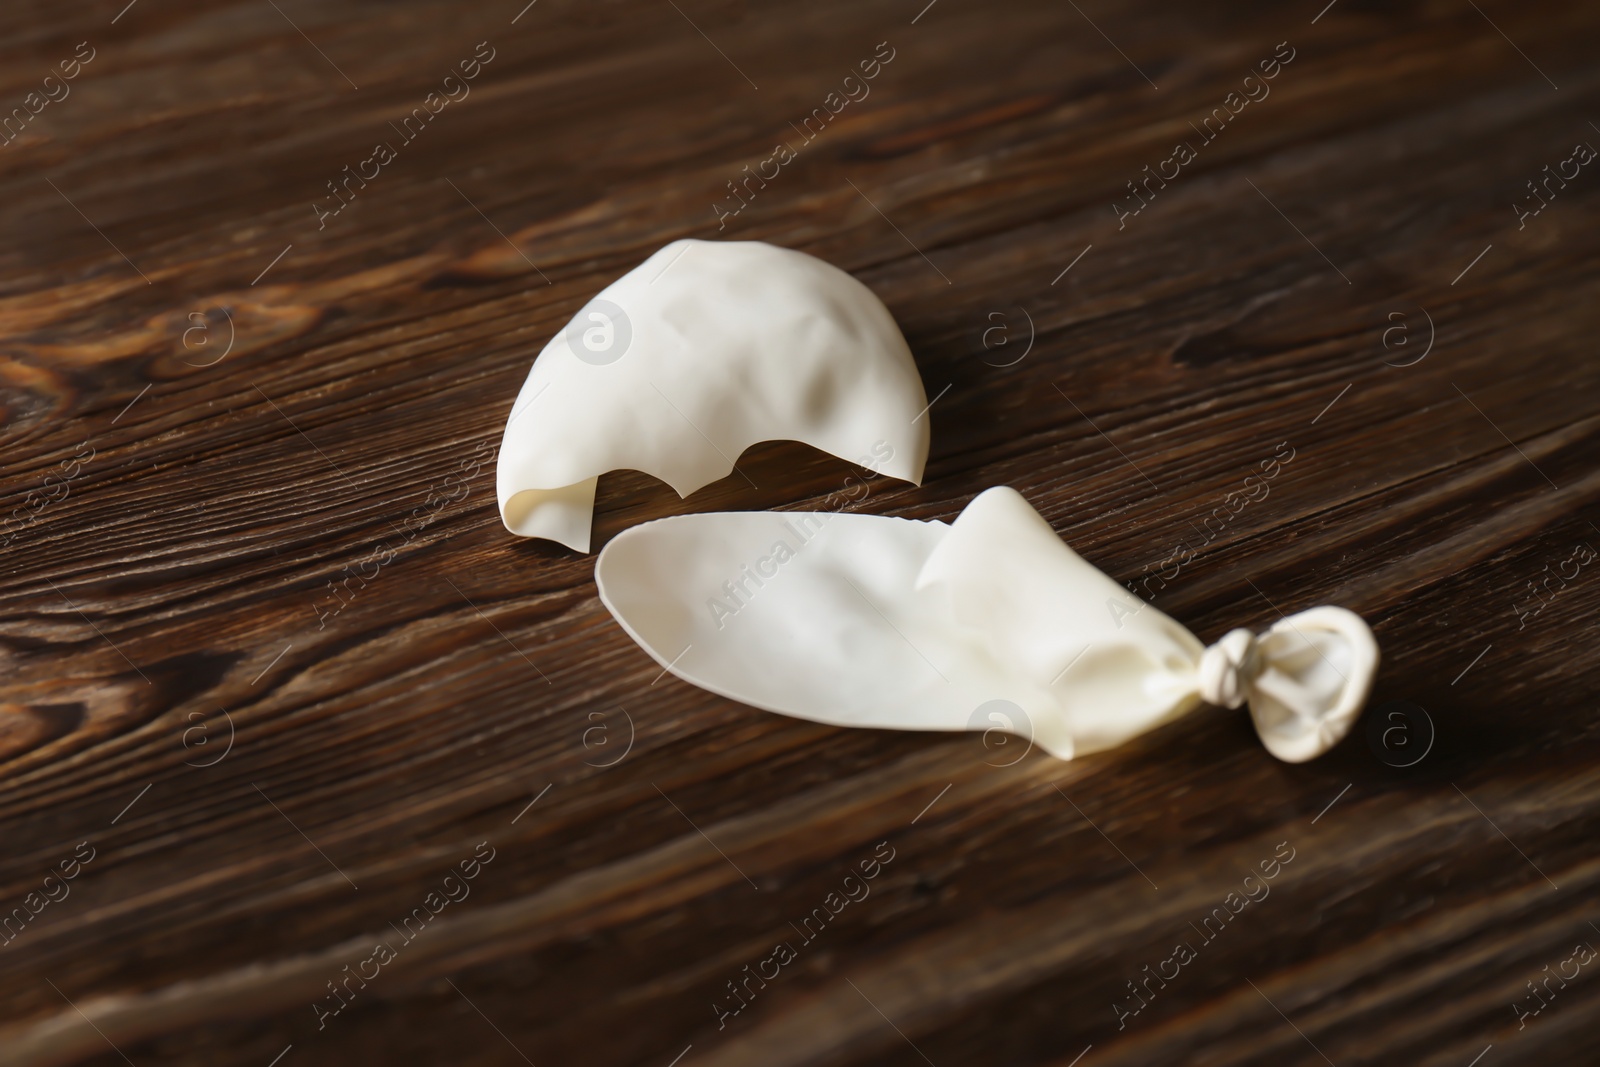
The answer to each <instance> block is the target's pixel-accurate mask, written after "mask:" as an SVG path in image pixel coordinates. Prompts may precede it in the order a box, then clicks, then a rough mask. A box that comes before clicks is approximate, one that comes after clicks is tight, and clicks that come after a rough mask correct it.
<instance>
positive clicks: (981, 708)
mask: <svg viewBox="0 0 1600 1067" xmlns="http://www.w3.org/2000/svg"><path fill="white" fill-rule="evenodd" d="M967 729H968V730H971V731H972V732H974V733H976V732H978V731H980V730H981V731H982V732H983V747H984V751H986V752H988V753H990V754H991V755H992V756H994V757H995V759H987V760H984V762H985V763H987V764H988V765H989V766H991V767H1014V766H1016V765H1017V764H1018V763H1020V762H1022V758H1023V757H1024V756H1026V755H1027V754H1028V753H1029V752H1031V751H1033V720H1032V719H1030V718H1029V717H1028V713H1027V712H1026V711H1023V710H1022V707H1021V706H1020V705H1018V704H1014V703H1012V702H1011V701H1009V700H989V701H985V702H984V703H982V704H979V705H978V707H977V708H976V709H975V710H974V711H973V713H972V714H971V715H970V716H968V718H967ZM996 760H998V761H999V762H996Z"/></svg>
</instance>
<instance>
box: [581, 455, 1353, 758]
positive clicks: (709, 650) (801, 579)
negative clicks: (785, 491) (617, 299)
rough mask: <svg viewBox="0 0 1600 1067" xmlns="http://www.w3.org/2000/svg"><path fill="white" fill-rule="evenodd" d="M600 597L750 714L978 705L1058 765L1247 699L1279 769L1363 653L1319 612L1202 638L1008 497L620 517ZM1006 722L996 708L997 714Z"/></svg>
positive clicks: (870, 722)
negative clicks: (913, 515) (848, 508)
mask: <svg viewBox="0 0 1600 1067" xmlns="http://www.w3.org/2000/svg"><path fill="white" fill-rule="evenodd" d="M595 580H596V582H597V583H598V585H599V589H600V598H601V600H603V601H604V602H605V605H606V607H607V608H609V609H610V611H611V613H612V615H614V616H615V617H616V619H617V621H618V622H619V623H621V624H622V627H623V629H624V630H626V631H627V632H628V634H629V635H630V636H631V637H632V638H633V639H634V640H635V641H637V642H638V643H639V644H640V645H641V646H642V647H643V648H644V649H645V651H646V652H648V653H649V654H650V655H651V656H652V657H653V658H654V659H655V660H656V662H657V663H659V664H661V665H662V666H663V667H664V668H666V669H667V670H669V671H671V672H672V673H673V674H676V675H677V676H678V677H680V678H683V679H684V680H685V681H688V682H691V683H693V684H694V685H697V686H700V687H701V688H704V689H709V690H711V691H712V692H714V693H719V694H721V695H723V696H726V697H729V698H732V699H734V700H739V701H743V702H744V703H746V704H752V705H754V706H756V707H758V708H764V709H766V710H768V711H775V712H780V713H782V714H785V715H793V716H796V717H798V718H802V719H811V720H813V721H816V722H823V723H831V724H833V725H836V726H871V727H884V728H891V729H904V730H969V729H971V730H987V729H989V728H992V726H993V721H991V719H992V716H991V717H986V716H984V715H982V714H978V712H979V710H980V709H981V708H984V707H985V706H991V705H992V704H993V702H995V701H1009V702H1011V703H1012V704H1014V705H1015V706H1016V708H1017V709H1020V711H1021V712H1022V718H1023V720H1024V721H1023V722H1022V723H1021V724H1020V725H1018V724H1016V723H1014V722H1010V721H1004V720H994V721H1003V725H1004V728H1005V729H1008V730H1010V731H1012V732H1016V733H1020V734H1023V735H1025V736H1027V737H1028V738H1029V740H1030V741H1031V742H1034V743H1037V744H1038V745H1039V746H1040V747H1041V748H1043V749H1045V750H1046V751H1048V752H1050V753H1051V754H1053V755H1055V756H1058V757H1060V758H1061V759H1071V758H1072V757H1073V756H1074V755H1081V754H1087V753H1090V752H1097V751H1100V750H1102V749H1107V748H1111V747H1113V746H1115V745H1119V744H1122V743H1123V742H1125V741H1127V740H1128V739H1130V738H1132V737H1134V736H1136V735H1138V734H1141V733H1143V732H1144V731H1146V730H1150V729H1152V728H1154V727H1157V726H1160V725H1161V724H1163V723H1166V722H1170V721H1171V720H1173V719H1175V718H1177V717H1178V716H1180V715H1183V714H1185V713H1186V712H1188V711H1190V710H1192V709H1193V708H1195V707H1197V706H1198V705H1199V704H1200V703H1201V702H1202V700H1204V701H1209V702H1211V703H1217V704H1222V705H1225V706H1228V707H1239V706H1240V705H1241V704H1243V703H1245V702H1248V703H1249V705H1250V714H1251V716H1252V718H1253V719H1254V721H1255V724H1256V730H1257V732H1258V733H1259V734H1260V736H1261V740H1262V742H1263V743H1264V744H1265V745H1266V747H1267V749H1268V750H1269V751H1270V752H1271V753H1272V754H1273V755H1275V756H1277V757H1278V758H1279V759H1282V760H1286V761H1288V762H1291V763H1297V762H1301V761H1303V760H1308V759H1311V758H1313V757H1314V756H1317V755H1320V754H1321V753H1323V752H1326V751H1327V750H1328V749H1329V748H1332V747H1333V746H1334V745H1335V744H1337V743H1338V742H1339V740H1340V739H1341V738H1343V737H1344V735H1345V734H1346V733H1348V732H1349V730H1350V728H1351V726H1352V725H1354V723H1355V720H1356V718H1357V717H1358V716H1359V714H1360V712H1361V708H1362V706H1363V704H1364V703H1365V702H1366V697H1367V692H1368V689H1369V687H1370V685H1371V682H1372V676H1373V673H1374V672H1375V671H1376V669H1377V662H1378V649H1377V644H1376V643H1375V642H1374V640H1373V638H1372V633H1371V631H1370V630H1369V629H1368V628H1367V625H1366V623H1364V622H1362V620H1361V619H1360V617H1359V616H1357V615H1355V614H1353V613H1351V612H1349V611H1346V610H1344V609H1342V608H1332V607H1319V608H1312V609H1311V610H1309V611H1305V612H1301V613H1300V614H1298V615H1294V616H1291V617H1289V618H1286V619H1283V620H1281V621H1280V622H1278V623H1277V624H1276V625H1274V626H1273V627H1272V629H1271V630H1269V631H1268V632H1267V633H1266V634H1264V635H1262V636H1261V637H1260V638H1256V637H1254V636H1252V635H1251V634H1250V633H1249V631H1245V630H1235V631H1233V632H1232V633H1230V634H1228V635H1227V636H1226V637H1224V638H1223V639H1222V640H1221V641H1219V642H1217V644H1216V645H1213V646H1211V647H1210V648H1206V647H1205V646H1204V645H1202V644H1201V643H1200V641H1199V640H1198V639H1196V638H1195V636H1194V635H1193V634H1191V633H1190V632H1189V631H1188V630H1186V629H1184V628H1183V627H1182V626H1180V625H1178V623H1176V622H1174V621H1173V620H1172V619H1170V618H1168V617H1167V616H1166V615H1163V614H1162V613H1161V612H1159V611H1157V610H1156V609H1155V608H1153V607H1151V606H1149V605H1148V604H1145V603H1143V602H1141V601H1140V600H1138V599H1137V598H1136V597H1134V596H1133V595H1132V594H1131V593H1129V592H1128V590H1126V589H1124V588H1123V587H1122V586H1120V585H1118V584H1117V583H1116V582H1114V581H1112V580H1111V579H1110V578H1108V577H1106V576H1105V575H1104V574H1102V573H1101V572H1100V571H1099V570H1097V569H1095V568H1094V567H1093V566H1092V565H1091V564H1089V563H1088V562H1086V561H1085V560H1083V559H1082V558H1081V557H1080V556H1078V554H1077V553H1075V552H1073V551H1072V549H1070V548H1068V547H1067V546H1066V545H1065V544H1063V543H1062V542H1061V540H1060V539H1059V538H1058V537H1056V535H1055V533H1054V531H1052V530H1051V528H1050V526H1049V524H1048V523H1046V522H1045V521H1044V520H1043V519H1042V518H1040V517H1039V515H1038V513H1037V512H1035V511H1034V510H1033V509H1032V508H1031V507H1030V506H1029V505H1028V503H1027V501H1026V500H1024V499H1023V498H1022V496H1021V495H1020V494H1018V493H1017V492H1016V491H1015V490H1012V489H1009V488H1003V487H1002V488H995V489H990V490H988V491H987V492H984V493H983V494H981V495H980V496H978V497H977V498H976V499H975V500H973V501H972V503H971V504H970V505H968V507H967V508H966V510H965V511H963V512H962V513H961V515H960V516H959V517H958V518H957V519H956V520H955V522H954V523H953V524H948V525H947V524H945V523H943V522H919V521H913V520H909V519H894V518H885V517H880V516H870V515H851V514H830V513H825V512H733V513H718V514H702V515H684V516H678V517H674V518H668V519H660V520H657V521H655V522H647V523H644V524H642V525H640V526H635V527H633V528H631V529H628V530H625V531H623V532H622V533H621V534H619V535H618V536H617V537H616V538H615V539H613V540H612V541H611V543H610V544H608V545H607V546H606V548H605V550H604V551H603V552H601V553H600V557H599V560H598V561H597V563H596V566H595ZM1014 717H1015V716H1014V715H1013V716H1008V717H1007V718H1008V719H1009V718H1014Z"/></svg>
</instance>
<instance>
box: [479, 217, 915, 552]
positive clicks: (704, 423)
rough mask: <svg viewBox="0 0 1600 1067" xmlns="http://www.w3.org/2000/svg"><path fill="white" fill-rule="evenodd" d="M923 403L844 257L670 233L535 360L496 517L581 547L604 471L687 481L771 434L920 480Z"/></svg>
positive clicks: (901, 346) (508, 432)
mask: <svg viewBox="0 0 1600 1067" xmlns="http://www.w3.org/2000/svg"><path fill="white" fill-rule="evenodd" d="M927 403H928V401H927V396H926V394H925V393H924V391H923V388H922V379H921V378H920V377H919V375H918V374H917V368H916V364H915V362H914V361H913V360H912V357H911V350H910V348H909V347H907V345H906V342H905V338H904V337H903V336H902V335H901V333H900V330H899V327H897V326H896V325H895V322H894V318H893V317H892V316H891V315H890V314H889V311H888V309H887V308H885V307H884V306H883V302H882V301H880V300H879V299H878V298H877V297H876V296H874V295H873V293H872V291H871V290H870V289H868V288H867V287H866V286H865V285H862V284H861V283H860V282H858V281H856V280H855V279H854V278H852V277H851V276H850V275H848V274H846V273H845V272H844V271H842V270H839V269H838V268H837V267H833V266H830V265H829V264H827V263H824V262H822V261H821V260H819V259H816V258H814V257H812V256H808V255H805V254H804V253H801V252H795V251H792V250H790V249H785V248H778V247H775V246H773V245H769V244H765V243H762V242H759V241H736V242H735V241H729V242H713V241H697V240H681V241H674V242H672V243H671V244H669V245H667V246H666V247H665V248H662V249H661V250H660V251H658V252H657V253H656V254H655V255H653V256H651V257H650V258H649V259H647V260H645V262H644V263H642V264H640V265H639V266H638V267H636V268H634V269H633V270H631V271H629V272H628V273H627V274H625V275H623V276H622V277H621V278H619V279H617V281H615V282H613V283H612V284H611V285H609V286H607V287H606V288H605V289H604V290H602V291H601V292H600V294H599V296H597V297H596V298H595V299H594V300H592V301H590V302H589V304H588V305H586V306H585V307H584V309H583V310H582V311H580V312H578V314H577V315H576V316H574V318H573V319H572V322H571V323H570V324H569V325H568V326H567V328H566V329H564V330H563V331H562V332H561V333H559V334H557V335H556V336H555V337H553V338H551V339H550V342H549V343H548V344H546V345H545V347H544V350H543V351H542V352H540V354H539V357H538V359H536V360H535V361H534V364H533V369H532V370H531V371H530V372H529V373H528V378H527V381H526V382H525V383H524V384H523V386H522V391H521V392H520V393H519V394H518V396H517V400H516V403H515V404H514V405H513V406H512V410H511V414H510V417H509V418H508V419H507V422H506V429H505V434H504V436H503V438H502V440H501V444H500V454H499V465H498V469H497V472H496V492H497V495H498V497H499V503H500V518H501V520H502V521H503V522H504V523H505V526H506V529H508V530H510V531H511V532H512V533H515V534H520V535H521V536H524V537H543V538H548V539H550V540H554V541H559V542H561V543H562V544H565V545H567V546H569V547H571V548H575V549H577V550H578V551H580V552H587V551H588V550H589V535H590V527H591V523H592V517H593V511H594V498H595V486H596V483H597V481H598V480H599V476H600V475H601V474H604V473H605V472H607V471H611V470H619V469H633V470H641V471H644V472H646V473H648V474H651V475H654V476H655V477H657V478H660V479H661V480H662V481H664V482H666V483H667V484H668V485H670V486H672V488H673V489H675V490H677V492H678V494H679V495H680V496H688V495H689V494H690V493H692V492H694V491H695V490H696V489H699V488H700V487H701V486H704V485H707V484H709V483H710V482H713V481H716V480H717V479H718V478H721V477H724V476H725V475H727V474H728V473H730V472H731V471H732V470H733V469H734V462H735V460H737V459H738V457H739V455H740V453H742V452H743V451H744V450H745V449H746V448H749V447H750V446H751V445H753V444H756V443H758V442H761V441H771V440H795V441H802V442H804V443H806V444H809V445H812V446H813V447H815V448H819V449H821V450H822V451H824V452H829V453H831V454H833V455H835V456H838V457H840V458H841V459H845V460H850V461H852V462H855V463H858V464H860V465H862V466H865V467H870V468H872V469H873V470H876V471H878V472H879V473H883V474H888V475H891V476H893V477H895V478H900V479H903V480H905V481H909V482H916V483H919V484H920V482H921V479H922V471H923V465H924V464H925V462H926V460H927V456H928V422H929V419H928V418H927V417H925V415H924V412H925V410H926V408H927Z"/></svg>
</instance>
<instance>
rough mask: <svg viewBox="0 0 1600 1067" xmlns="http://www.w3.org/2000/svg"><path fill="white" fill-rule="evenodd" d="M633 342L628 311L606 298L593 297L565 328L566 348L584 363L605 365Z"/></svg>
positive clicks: (631, 324)
mask: <svg viewBox="0 0 1600 1067" xmlns="http://www.w3.org/2000/svg"><path fill="white" fill-rule="evenodd" d="M632 343H633V323H632V322H630V321H629V320H628V313H627V312H626V311H623V310H622V309H621V308H620V307H618V306H617V305H616V304H613V303H612V302H611V301H609V300H600V299H598V298H597V299H594V300H591V301H589V304H588V306H587V307H585V308H584V309H583V310H582V311H580V312H578V314H577V315H576V316H575V317H574V318H573V320H572V322H571V324H570V325H569V326H568V327H567V347H569V348H571V349H572V354H573V355H575V356H577V357H578V358H579V359H581V360H583V361H584V362H585V363H590V364H593V365H594V366H596V367H604V366H606V365H608V364H611V363H615V362H616V361H617V360H619V359H621V358H622V357H623V354H624V353H626V352H627V351H628V346H629V345H630V344H632Z"/></svg>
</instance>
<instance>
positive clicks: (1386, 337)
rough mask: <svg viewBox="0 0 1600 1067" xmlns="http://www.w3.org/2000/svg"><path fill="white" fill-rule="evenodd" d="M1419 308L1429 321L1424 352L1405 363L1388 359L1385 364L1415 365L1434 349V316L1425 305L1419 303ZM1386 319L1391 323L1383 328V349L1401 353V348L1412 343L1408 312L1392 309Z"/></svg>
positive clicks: (1398, 365)
mask: <svg viewBox="0 0 1600 1067" xmlns="http://www.w3.org/2000/svg"><path fill="white" fill-rule="evenodd" d="M1418 310H1419V311H1421V312H1422V317H1423V318H1424V319H1426V320H1427V321H1428V343H1427V344H1425V345H1423V346H1422V354H1421V355H1419V356H1418V357H1417V358H1415V359H1413V360H1410V361H1409V362H1405V363H1391V362H1389V361H1388V360H1384V361H1383V365H1384V366H1386V367H1401V368H1404V367H1415V366H1416V365H1417V364H1418V363H1421V362H1422V361H1423V360H1425V359H1427V358H1428V353H1429V352H1432V351H1433V339H1434V334H1435V330H1434V328H1433V316H1432V315H1430V314H1428V309H1427V308H1425V307H1421V306H1420V305H1419V306H1418ZM1386 321H1387V322H1388V323H1389V325H1388V326H1386V327H1384V330H1383V350H1384V351H1385V352H1394V353H1400V350H1401V349H1403V348H1405V347H1406V346H1407V345H1409V344H1410V343H1411V327H1410V324H1409V323H1407V322H1406V314H1405V312H1403V311H1391V312H1389V316H1388V318H1387V320H1386ZM1402 355H1403V353H1402Z"/></svg>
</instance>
